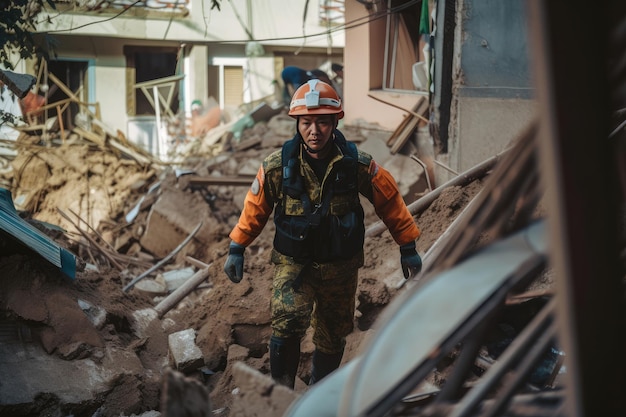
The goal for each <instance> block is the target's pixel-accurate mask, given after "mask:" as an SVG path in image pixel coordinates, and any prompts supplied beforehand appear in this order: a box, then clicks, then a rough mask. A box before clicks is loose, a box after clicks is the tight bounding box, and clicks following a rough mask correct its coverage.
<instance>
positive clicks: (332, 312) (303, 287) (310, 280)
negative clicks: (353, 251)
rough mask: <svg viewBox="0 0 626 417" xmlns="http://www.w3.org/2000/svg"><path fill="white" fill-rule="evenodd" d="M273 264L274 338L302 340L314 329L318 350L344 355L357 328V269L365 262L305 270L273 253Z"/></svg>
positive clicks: (350, 262) (314, 341)
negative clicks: (347, 344) (348, 339)
mask: <svg viewBox="0 0 626 417" xmlns="http://www.w3.org/2000/svg"><path fill="white" fill-rule="evenodd" d="M361 258H362V256H361ZM272 262H273V263H274V264H275V270H274V279H273V282H272V297H271V301H270V303H271V306H270V308H271V313H272V333H273V335H274V336H278V337H284V338H289V337H298V338H301V337H303V336H304V335H305V333H306V331H307V329H308V328H309V326H310V325H311V326H313V329H314V333H313V343H314V344H315V346H316V348H317V349H319V350H320V351H322V352H324V353H328V354H333V353H339V352H343V348H344V345H345V337H346V336H347V335H348V334H350V332H352V330H353V327H354V310H355V295H356V289H357V283H358V269H359V267H360V266H361V265H362V260H361V259H355V260H354V261H348V262H342V263H340V264H316V263H313V264H312V265H309V266H306V267H305V266H304V265H302V264H298V263H295V262H293V259H292V258H289V257H286V256H284V255H281V254H279V253H278V252H276V251H273V253H272ZM296 282H297V285H296V287H297V288H295V289H294V283H296Z"/></svg>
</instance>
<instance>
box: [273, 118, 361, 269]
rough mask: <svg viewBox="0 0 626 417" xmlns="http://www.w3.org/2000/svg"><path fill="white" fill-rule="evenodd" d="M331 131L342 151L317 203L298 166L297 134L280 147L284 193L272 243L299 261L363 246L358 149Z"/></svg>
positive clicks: (336, 256) (348, 254) (343, 256)
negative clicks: (314, 201) (313, 201)
mask: <svg viewBox="0 0 626 417" xmlns="http://www.w3.org/2000/svg"><path fill="white" fill-rule="evenodd" d="M334 133H335V139H334V143H335V144H336V145H337V146H338V147H339V149H340V150H341V153H342V154H343V156H342V158H341V159H340V160H338V161H335V162H334V164H333V166H332V170H331V171H330V172H329V173H328V174H327V176H326V180H325V181H324V184H323V186H324V188H323V189H322V190H321V200H320V201H318V202H317V203H316V204H314V203H312V202H311V200H310V199H309V196H308V194H307V189H306V185H305V181H306V180H305V178H304V176H303V175H302V174H301V170H300V157H299V153H300V146H301V141H302V138H301V136H300V135H299V134H297V135H296V136H295V137H294V138H293V139H291V140H290V141H288V142H286V143H285V144H284V145H283V148H282V166H283V176H282V194H283V197H282V199H281V200H280V201H279V202H278V204H277V207H276V210H275V211H274V224H275V225H276V235H275V237H274V248H275V249H276V250H277V251H278V252H280V253H282V254H284V255H287V256H291V257H293V258H295V259H296V261H298V262H301V263H307V262H311V261H315V262H332V261H337V260H347V259H351V258H352V257H354V256H355V255H357V254H358V253H359V252H360V251H362V250H363V242H364V239H365V225H364V223H363V219H364V214H363V207H361V204H360V201H359V190H358V175H357V173H358V157H359V156H358V150H357V148H356V145H355V144H354V143H352V142H348V141H347V140H346V139H345V137H344V136H343V135H342V134H341V132H339V131H337V130H336V131H335V132H334Z"/></svg>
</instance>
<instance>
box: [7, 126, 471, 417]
mask: <svg viewBox="0 0 626 417" xmlns="http://www.w3.org/2000/svg"><path fill="white" fill-rule="evenodd" d="M281 129H282V130H281ZM344 133H346V136H348V138H352V139H353V140H354V139H355V138H356V139H357V141H359V142H363V141H364V140H365V135H366V132H365V134H364V131H363V130H360V129H357V128H350V127H348V128H345V129H344ZM290 135H291V132H290V131H289V129H285V128H284V126H283V127H281V125H274V126H272V124H269V125H266V124H264V123H262V124H257V125H256V126H255V128H254V129H251V130H249V131H246V132H245V135H244V139H247V138H251V137H256V136H261V137H262V138H263V141H262V142H261V144H260V145H258V146H255V147H253V148H251V149H248V150H245V151H240V152H231V151H230V150H229V149H228V147H225V148H220V147H219V146H216V147H209V148H207V149H202V148H194V149H195V151H196V152H194V153H193V155H194V158H193V159H191V158H190V159H189V160H188V162H187V163H188V168H192V169H194V170H195V171H196V172H197V173H198V175H236V174H239V173H242V172H244V173H250V170H252V172H254V171H256V168H257V167H258V163H260V161H261V160H262V158H263V156H265V155H267V154H269V152H271V151H272V150H273V149H275V148H276V146H278V144H280V143H281V142H282V141H284V140H285V139H286V138H288V137H290ZM203 152H204V153H203ZM190 155H191V154H190ZM220 155H221V156H224V155H227V156H228V158H224V159H220V158H219V156H220ZM157 180H160V181H161V187H160V189H159V191H158V193H159V195H165V194H168V193H181V192H184V193H190V194H193V198H194V201H195V202H196V203H197V204H198V207H199V209H198V211H197V216H198V217H202V216H209V217H211V219H210V220H211V221H210V222H209V223H210V225H211V236H213V238H212V240H210V241H198V240H195V241H194V242H193V244H191V245H189V247H186V248H185V249H184V250H183V251H182V252H181V253H179V254H178V255H177V256H176V257H175V259H173V260H172V261H171V262H169V263H167V264H166V265H164V267H163V268H162V270H161V272H163V271H165V270H174V269H178V268H183V267H186V266H189V264H188V263H186V262H185V256H192V257H194V258H196V259H198V260H201V261H202V262H204V263H206V264H211V265H212V266H211V268H210V272H209V277H208V279H207V282H208V283H210V285H211V286H212V287H211V288H208V286H207V285H205V286H204V288H200V289H197V290H196V291H194V292H193V293H191V294H190V295H188V296H187V297H186V298H185V299H184V300H183V301H182V302H180V303H179V304H178V306H177V307H176V308H174V309H173V310H171V311H170V312H168V313H167V314H166V315H165V317H164V318H163V320H158V321H156V322H152V323H151V324H150V325H148V326H143V327H142V326H139V325H138V319H137V316H136V312H137V311H142V310H144V309H149V308H151V307H154V306H155V304H156V303H158V301H160V300H162V298H163V296H162V295H155V294H151V293H149V292H146V291H142V290H140V289H137V288H134V289H132V290H130V291H128V292H124V291H123V290H122V288H123V287H124V286H125V285H126V284H127V283H128V282H129V280H130V279H131V278H132V277H134V276H137V275H138V274H140V273H141V272H143V271H145V270H146V269H148V267H150V266H151V265H153V264H154V263H155V262H157V261H158V260H159V259H160V258H159V257H157V256H154V255H153V254H150V253H149V252H147V251H145V250H143V249H142V247H141V244H140V241H141V233H142V232H143V231H144V229H145V224H146V221H147V217H148V213H149V212H150V204H151V202H153V201H154V198H146V201H145V202H144V204H143V205H142V209H141V211H140V212H139V214H138V216H137V217H136V218H135V220H134V221H133V222H131V223H127V222H126V220H125V219H124V216H125V215H126V214H127V213H128V212H129V211H130V210H131V209H132V208H133V207H134V206H135V204H136V203H137V202H138V201H139V199H140V198H141V197H143V196H146V195H148V189H149V187H150V185H151V184H153V183H154V182H155V181H157ZM3 186H4V187H5V188H8V189H10V190H11V191H12V193H13V198H14V200H15V201H16V205H18V206H19V207H23V210H25V211H24V212H23V213H22V215H23V217H24V218H27V219H34V220H38V221H43V222H48V223H51V224H54V225H60V226H62V227H63V228H65V229H66V232H65V233H60V232H52V231H51V230H49V229H42V230H46V233H48V234H49V235H50V236H52V237H53V238H54V239H55V240H56V241H57V242H59V243H60V244H61V245H63V246H64V247H66V248H68V249H69V250H71V251H72V252H73V253H75V254H76V255H78V257H79V259H80V260H81V261H82V262H83V263H84V264H89V265H91V266H95V267H93V268H92V267H88V268H86V269H84V270H81V271H79V272H78V274H77V278H76V280H75V281H70V280H68V279H66V278H64V277H62V276H61V275H60V274H59V273H58V272H57V271H56V270H55V269H54V268H51V267H50V266H49V265H47V264H46V262H44V261H42V260H41V259H40V258H38V257H37V256H34V255H33V254H32V253H30V252H29V251H27V250H18V251H16V250H15V247H14V246H11V245H8V246H10V247H8V246H7V245H5V246H4V247H3V251H2V254H1V255H2V256H0V277H1V278H0V319H1V321H0V324H1V323H12V324H15V323H17V324H16V325H17V326H22V327H25V328H27V329H28V335H29V337H28V338H27V339H28V341H29V342H31V343H41V345H42V346H43V347H44V349H45V351H46V352H47V353H48V354H49V355H53V356H57V357H60V358H63V359H64V360H67V361H76V360H79V359H84V358H92V359H95V360H96V361H100V362H105V360H104V359H103V357H106V355H107V353H106V352H108V349H110V348H111V347H112V346H114V347H117V348H119V349H123V350H127V351H130V352H134V353H135V354H136V355H137V357H138V358H139V361H140V363H141V369H140V370H138V371H136V372H123V373H120V374H119V375H118V376H117V377H116V378H115V380H114V381H113V383H111V384H110V386H109V387H108V389H106V390H104V392H102V393H100V394H99V395H98V398H95V399H94V400H93V401H91V402H85V403H83V404H72V405H71V407H68V405H67V404H63V403H62V402H61V401H60V400H58V399H55V398H54V397H52V398H48V397H46V396H45V395H44V396H43V397H41V398H39V399H38V400H37V401H34V402H33V403H30V404H22V405H20V406H19V407H7V406H6V404H4V405H3V401H2V399H1V398H0V415H13V416H22V415H24V416H26V415H67V413H68V412H69V410H70V409H71V411H72V413H73V415H76V416H92V415H98V416H121V415H133V414H134V415H140V414H141V413H145V412H148V411H150V410H159V409H160V407H161V404H160V401H162V398H161V390H162V384H163V378H162V376H163V373H164V370H165V369H166V368H167V367H168V366H171V363H170V361H169V360H168V344H167V335H168V334H170V333H172V332H174V331H177V330H184V329H188V328H192V329H194V330H195V331H196V334H197V337H196V343H197V345H198V346H199V347H200V349H201V351H202V354H203V357H204V361H205V365H206V366H205V367H204V368H203V369H202V370H201V371H197V372H194V373H192V374H191V375H189V376H190V377H191V378H193V379H196V380H198V381H200V382H201V383H202V384H203V385H204V386H205V387H206V389H207V392H210V401H211V407H212V410H213V411H212V412H213V414H214V415H222V416H227V415H229V412H230V409H231V406H232V401H233V394H232V392H233V389H234V388H235V387H234V386H233V381H232V374H231V369H230V365H229V355H231V356H232V355H239V356H240V357H241V356H243V361H244V362H245V363H247V364H248V365H250V366H251V367H252V368H254V369H257V370H259V371H260V372H261V373H264V374H267V373H269V361H268V355H267V340H268V338H269V333H270V329H269V308H268V306H269V288H270V281H271V274H272V268H271V266H270V264H269V252H270V249H271V242H272V236H273V235H272V232H273V230H274V228H273V225H272V224H271V222H270V223H269V224H268V226H267V227H266V229H265V231H264V232H263V234H262V235H261V236H260V237H259V238H258V239H257V240H256V241H255V242H254V244H253V245H252V246H251V247H250V248H249V249H248V250H247V252H246V268H245V278H244V280H243V281H242V282H241V283H240V284H237V285H235V284H232V283H231V282H230V281H229V280H228V279H227V277H226V276H225V275H224V273H223V271H222V266H223V264H224V261H225V256H226V251H227V246H228V242H229V240H228V237H227V235H228V232H229V231H230V229H231V228H232V226H233V225H234V223H235V222H236V220H237V217H238V214H239V208H240V206H241V201H242V199H243V194H244V193H245V191H246V187H237V186H209V187H205V188H204V189H197V190H191V189H185V190H181V189H180V186H179V181H178V179H177V178H176V176H175V175H174V172H173V170H172V168H171V167H162V166H158V167H156V166H151V165H146V164H140V163H137V161H133V160H129V159H128V158H126V157H124V156H122V155H119V154H118V153H116V152H113V151H112V150H111V149H102V148H98V147H96V146H93V145H88V144H85V142H82V141H76V142H74V143H71V141H68V142H67V143H65V144H64V145H61V146H53V147H50V146H45V145H43V144H41V143H39V142H38V139H37V138H32V137H31V138H28V139H25V140H24V141H23V148H22V149H21V151H20V153H19V155H18V157H16V158H15V160H14V161H13V171H12V172H5V173H4V185H3ZM480 187H481V184H480V182H479V181H477V182H474V183H472V184H471V185H469V186H466V187H462V188H461V187H452V188H450V189H448V190H446V191H444V192H443V193H442V195H441V197H439V198H438V199H437V200H436V201H435V203H433V204H432V205H431V206H430V207H429V208H428V209H427V210H426V211H424V212H423V213H421V215H420V216H418V217H417V218H416V221H417V223H418V225H419V226H420V228H421V230H422V236H421V237H420V239H419V240H418V250H419V252H420V253H422V254H424V253H426V251H427V250H428V249H429V248H430V246H431V245H432V244H433V243H434V242H435V240H436V239H437V238H438V237H439V236H440V235H441V234H442V232H443V231H445V230H446V228H447V227H448V226H449V225H450V223H451V222H452V221H453V220H454V218H455V217H456V216H457V215H458V213H459V212H460V211H461V209H462V208H463V207H465V205H466V204H467V203H468V202H469V201H470V200H471V198H472V197H473V196H474V195H475V194H476V193H477V192H478V190H479V189H480ZM417 197H419V195H412V196H407V200H408V202H411V201H413V200H414V199H416V198H417ZM18 202H19V203H23V204H17V203H18ZM201 203H206V204H201ZM207 207H209V210H207ZM365 208H366V213H367V219H366V222H367V226H370V225H372V224H373V223H374V222H375V221H376V220H377V218H376V217H375V215H374V214H373V210H372V209H371V207H370V206H369V203H365ZM57 209H61V210H62V211H63V212H64V213H65V214H66V215H67V214H69V213H73V214H75V215H76V216H71V218H73V219H74V220H73V221H72V222H70V221H69V220H68V219H67V218H66V217H64V216H62V215H61V214H60V212H59V211H58V210H57ZM186 209H187V211H186V213H187V214H186V215H187V216H189V213H190V211H189V210H193V209H192V208H189V207H187V208H186ZM207 213H208V214H207ZM79 219H81V220H79ZM72 223H74V224H72ZM77 225H78V227H80V228H81V229H82V230H83V231H84V233H83V234H81V233H78V232H77ZM84 234H89V235H90V236H92V239H93V240H94V241H95V242H97V243H98V245H97V246H96V245H94V244H93V243H92V242H90V241H89V240H87V239H86V238H85V236H84ZM108 245H111V247H113V248H115V251H116V252H117V254H120V256H119V257H117V258H116V259H117V261H118V263H120V264H122V266H123V267H124V269H123V270H122V271H120V270H118V269H117V268H116V267H114V266H113V265H112V263H111V261H110V259H109V258H108V257H107V256H105V255H104V253H105V252H106V253H111V251H112V250H113V249H109V246H108ZM102 248H105V249H106V250H103V249H102ZM365 252H366V257H365V258H366V264H365V266H364V267H363V269H362V270H361V272H360V287H359V291H358V300H357V303H358V310H359V311H358V315H357V317H355V331H354V334H353V335H352V336H351V337H350V338H349V340H348V346H347V350H346V355H345V358H344V361H347V360H350V359H351V358H352V357H353V356H354V355H355V354H356V353H357V352H358V349H359V346H360V345H361V342H362V341H363V339H364V338H365V337H366V336H367V335H368V334H369V332H368V329H370V327H371V325H372V323H373V322H374V321H375V319H376V317H377V316H378V314H379V313H380V311H381V310H382V309H383V308H384V307H385V306H386V305H387V304H388V303H389V302H390V301H391V300H392V299H393V297H394V296H395V295H396V292H397V291H398V290H397V289H396V288H397V287H396V286H397V284H398V283H399V282H401V281H402V279H403V278H402V277H401V271H400V270H399V253H398V248H397V245H396V244H395V243H393V241H392V240H391V238H390V236H389V234H388V232H384V233H382V234H381V235H380V236H376V237H372V238H368V239H367V241H366V245H365ZM122 255H123V256H122ZM93 269H96V270H93ZM154 278H155V275H152V276H150V277H149V278H146V281H149V280H152V279H154ZM78 300H82V301H86V302H88V303H89V304H90V305H93V306H97V307H99V308H101V309H102V310H104V311H105V312H106V316H105V319H103V320H100V321H94V320H90V319H89V318H88V315H86V314H85V311H84V309H81V307H79V304H78V302H77V301H78ZM139 328H140V330H138V329H139ZM0 337H1V336H0ZM0 341H2V340H1V339H0ZM233 346H241V347H243V348H242V349H243V350H241V349H240V350H238V351H236V352H235V351H234V350H233ZM312 350H313V346H312V344H311V342H310V339H308V338H307V340H305V341H304V343H303V357H302V363H301V367H300V372H299V377H300V379H301V380H302V381H299V382H298V384H297V386H296V391H298V392H301V391H303V390H304V389H306V386H305V382H306V381H307V380H308V378H309V362H310V355H311V352H312ZM242 352H243V353H242ZM121 365H122V364H120V366H121ZM42 377H43V378H45V375H42ZM3 378H4V376H3ZM42 398H45V401H44V400H42ZM44 410H48V411H45V412H44ZM50 410H56V414H54V413H53V412H52V411H50ZM96 412H97V414H96Z"/></svg>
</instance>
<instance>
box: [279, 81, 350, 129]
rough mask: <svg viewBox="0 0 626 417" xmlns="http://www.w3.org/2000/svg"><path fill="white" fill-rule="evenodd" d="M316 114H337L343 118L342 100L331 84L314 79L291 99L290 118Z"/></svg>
mask: <svg viewBox="0 0 626 417" xmlns="http://www.w3.org/2000/svg"><path fill="white" fill-rule="evenodd" d="M316 114H336V115H337V118H338V119H341V118H343V107H342V106H341V99H340V98H339V95H338V94H337V92H336V91H335V89H334V88H333V87H331V86H330V84H327V83H325V82H324V81H320V80H318V79H313V80H309V81H307V83H306V84H302V85H301V86H300V87H298V89H297V90H296V92H295V93H294V94H293V97H292V98H291V104H290V105H289V116H291V117H294V118H295V117H298V116H306V115H316Z"/></svg>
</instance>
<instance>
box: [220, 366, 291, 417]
mask: <svg viewBox="0 0 626 417" xmlns="http://www.w3.org/2000/svg"><path fill="white" fill-rule="evenodd" d="M232 369H233V382H234V384H235V386H236V387H237V388H238V390H237V391H236V393H235V394H234V395H233V405H232V408H231V413H232V415H233V416H241V417H274V416H282V415H283V414H284V413H285V411H286V410H287V408H288V407H289V405H290V404H291V403H292V402H293V401H295V400H296V399H297V398H298V397H299V395H298V394H297V393H296V392H294V391H292V390H290V389H289V388H287V387H285V386H283V385H279V384H277V383H276V382H274V380H273V379H272V378H270V377H269V376H267V375H263V374H262V373H260V372H259V371H257V370H256V369H253V368H251V367H249V366H248V365H246V364H245V363H243V362H235V363H234V364H233V368H232Z"/></svg>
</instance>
